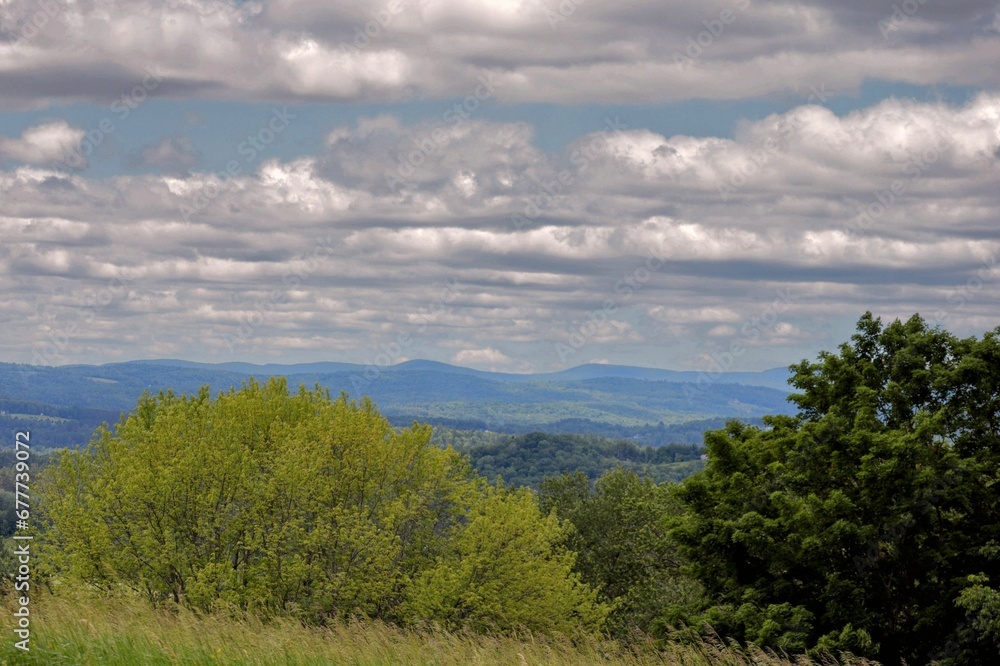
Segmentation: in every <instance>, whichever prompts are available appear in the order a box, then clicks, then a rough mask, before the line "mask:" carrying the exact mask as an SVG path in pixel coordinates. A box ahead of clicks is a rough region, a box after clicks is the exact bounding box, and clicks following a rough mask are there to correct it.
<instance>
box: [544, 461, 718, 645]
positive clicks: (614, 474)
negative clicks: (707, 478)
mask: <svg viewBox="0 0 1000 666" xmlns="http://www.w3.org/2000/svg"><path fill="white" fill-rule="evenodd" d="M674 490H675V488H674V487H672V486H669V485H668V484H659V485H658V484H656V483H654V482H653V481H652V479H650V478H649V477H640V476H639V475H637V474H636V473H635V472H634V471H632V470H628V469H625V468H623V467H618V468H615V469H613V470H611V471H609V472H608V473H607V474H605V475H604V476H602V477H601V478H600V479H598V481H597V482H596V483H595V484H593V488H592V487H591V483H590V480H589V479H588V478H587V476H586V475H585V474H583V473H582V472H574V473H568V472H567V473H564V474H562V475H560V476H556V477H549V478H547V479H545V480H544V481H543V482H542V483H541V484H540V487H539V500H540V505H541V507H542V510H543V511H552V512H553V513H554V514H557V515H559V516H560V517H562V518H565V519H567V520H568V521H569V522H570V523H571V524H572V525H573V530H572V531H571V532H570V533H569V534H568V535H567V540H566V544H567V546H568V547H569V548H570V549H572V550H574V551H576V552H577V553H578V557H577V560H576V571H578V572H579V574H580V577H581V579H582V580H584V581H585V582H587V583H589V584H590V585H592V586H594V587H595V588H597V590H598V591H599V593H600V598H601V599H603V600H604V601H605V602H606V603H608V604H610V605H611V607H612V612H611V615H610V617H609V622H608V628H609V630H610V631H611V632H612V633H613V634H615V635H618V636H622V637H627V636H629V635H631V634H633V633H634V632H636V631H639V632H650V631H659V630H660V629H662V624H663V623H664V622H665V621H667V620H668V619H669V616H670V614H671V613H676V612H677V609H678V608H691V607H697V604H698V603H699V602H700V601H701V588H700V585H699V584H698V583H697V582H696V581H693V580H692V579H690V578H688V577H687V576H685V575H683V574H682V573H681V564H682V562H681V560H680V557H679V556H678V554H677V548H676V547H675V546H674V544H673V543H672V542H671V541H670V539H669V535H668V530H667V527H668V524H669V520H670V519H671V518H672V517H674V516H676V515H677V514H678V513H679V512H680V511H682V507H681V505H680V502H679V501H678V500H677V499H676V497H675V495H676V493H675V492H674Z"/></svg>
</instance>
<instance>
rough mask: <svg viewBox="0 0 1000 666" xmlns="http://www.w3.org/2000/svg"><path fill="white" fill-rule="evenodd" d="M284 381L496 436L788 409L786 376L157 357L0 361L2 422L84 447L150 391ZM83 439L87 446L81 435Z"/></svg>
mask: <svg viewBox="0 0 1000 666" xmlns="http://www.w3.org/2000/svg"><path fill="white" fill-rule="evenodd" d="M274 375H278V376H284V377H287V379H288V383H289V385H290V386H292V387H297V386H299V385H306V386H313V385H315V384H317V383H318V384H320V385H322V386H325V387H329V389H330V391H331V393H333V394H335V395H336V394H338V393H339V392H341V391H346V392H347V394H348V395H349V396H350V397H351V398H360V397H362V396H364V395H367V396H370V397H371V398H372V399H373V400H374V401H375V402H376V404H377V405H378V407H379V409H380V410H381V411H382V412H383V413H384V414H386V415H387V416H388V417H389V418H390V420H392V421H393V422H394V423H397V424H400V425H403V424H409V423H410V422H412V421H413V420H419V421H422V422H429V423H431V424H437V425H447V426H452V427H458V428H466V429H484V430H493V431H498V432H528V431H530V430H548V431H554V432H575V433H597V434H604V435H609V436H626V437H632V438H634V439H637V440H640V441H645V442H647V443H653V444H660V443H665V442H666V441H684V442H693V443H696V442H700V439H701V432H702V431H703V430H704V429H705V428H706V427H708V426H711V427H717V426H718V425H721V424H722V423H723V422H724V421H725V420H726V419H728V418H733V417H737V418H743V419H750V420H755V419H757V418H759V417H760V416H762V415H765V414H773V413H789V412H790V411H791V409H790V405H789V404H788V402H787V399H786V398H787V394H788V390H789V389H788V386H787V383H786V381H787V379H788V376H789V371H788V370H787V368H775V369H773V370H768V371H764V372H740V373H716V374H707V373H697V372H678V371H671V370H661V369H655V368H641V367H632V366H616V365H601V364H588V365H581V366H578V367H575V368H571V369H568V370H565V371H562V372H555V373H545V374H535V375H525V374H506V373H497V372H486V371H481V370H475V369H472V368H466V367H461V366H455V365H449V364H446V363H439V362H434V361H425V360H414V361H406V362H403V363H400V364H397V365H394V366H388V367H384V368H377V367H375V366H362V365H356V364H349V363H308V364H297V365H277V364H268V365H255V364H252V363H223V364H207V363H196V362H190V361H181V360H172V359H154V360H143V361H132V362H126V363H111V364H105V365H99V366H95V365H66V366H58V367H49V366H26V365H15V364H0V411H4V412H5V414H3V415H0V424H2V425H3V426H4V428H5V429H9V428H15V427H18V425H19V424H22V425H23V421H24V419H27V418H30V419H33V420H34V427H35V428H36V430H37V429H38V428H39V427H44V428H46V429H49V428H56V429H61V430H60V432H61V433H62V434H58V433H55V432H53V433H51V437H52V438H54V439H55V440H59V443H60V444H62V445H68V441H67V440H72V441H75V442H76V443H79V444H82V443H85V442H86V439H87V437H88V436H89V435H85V434H86V433H88V430H92V428H93V427H94V426H96V425H98V424H99V423H100V422H101V421H108V422H116V421H117V420H118V417H119V415H120V413H121V412H126V411H129V410H131V409H132V408H133V407H134V406H135V403H136V400H137V399H138V398H139V396H140V395H142V393H143V392H145V391H150V392H153V393H156V392H158V391H159V390H161V389H165V388H168V387H169V388H172V389H173V390H174V391H175V392H178V393H192V392H195V391H197V390H198V389H199V388H200V387H201V386H204V385H208V386H210V387H211V388H212V390H213V392H218V391H222V390H227V389H229V388H231V387H238V386H239V385H240V384H241V383H242V382H244V381H246V380H247V379H249V378H250V377H254V378H256V379H258V380H262V379H266V378H267V377H270V376H274ZM81 438H82V439H81Z"/></svg>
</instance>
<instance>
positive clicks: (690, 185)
mask: <svg viewBox="0 0 1000 666" xmlns="http://www.w3.org/2000/svg"><path fill="white" fill-rule="evenodd" d="M998 65H1000V2H988V1H986V0H948V1H947V2H946V1H945V0H902V1H899V0H838V1H836V2H833V1H832V0H719V1H716V0H672V1H671V2H651V1H640V0H376V1H374V2H360V1H355V0H345V1H340V2H329V0H265V1H260V2H220V1H214V0H37V1H36V0H0V361H5V362H18V363H33V364H41V365H63V364H71V363H110V362H118V361H125V360H131V359H141V358H180V359H186V360H193V361H204V362H227V361H250V362H258V363H299V362H311V361H344V362H354V363H371V364H375V365H388V364H394V363H398V362H401V361H404V360H408V359H417V358H424V359H432V360H437V361H444V362H449V363H455V364H459V365H465V366H470V367H475V368H480V369H485V370H497V371H505V372H547V371H553V370H559V369H563V368H568V367H572V366H576V365H580V364H583V363H616V364H628V365H640V366H647V367H659V368H670V369H678V370H741V371H742V370H762V369H766V368H773V367H777V366H783V365H788V364H790V363H794V362H797V361H799V360H801V359H803V358H815V356H816V354H818V353H819V352H820V351H821V350H834V349H835V348H836V347H837V345H839V344H840V343H842V342H844V341H845V340H847V338H848V337H849V336H850V334H851V333H852V331H853V329H854V326H855V323H856V322H857V320H858V318H859V317H860V316H861V315H862V314H863V313H864V312H865V311H866V310H870V311H872V312H873V313H874V314H876V315H878V316H880V317H882V318H883V320H884V321H891V320H892V319H895V318H904V319H905V318H908V317H910V316H912V315H913V314H914V313H920V314H921V315H922V316H923V317H924V318H925V319H926V320H928V321H929V322H931V323H932V324H935V325H941V326H943V327H945V328H947V329H948V330H950V331H952V332H953V333H955V334H957V335H962V336H966V335H982V334H983V333H984V332H985V331H988V330H992V329H994V328H996V327H997V326H998V325H1000V296H998V294H1000V291H998V285H1000V265H998V261H1000V226H998V225H1000V218H998V213H1000V66H998Z"/></svg>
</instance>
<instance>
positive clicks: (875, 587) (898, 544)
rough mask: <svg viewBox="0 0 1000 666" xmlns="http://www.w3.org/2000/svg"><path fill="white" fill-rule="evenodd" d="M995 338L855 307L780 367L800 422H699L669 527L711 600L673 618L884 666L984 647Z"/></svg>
mask: <svg viewBox="0 0 1000 666" xmlns="http://www.w3.org/2000/svg"><path fill="white" fill-rule="evenodd" d="M998 335H1000V329H998V330H997V331H993V332H990V333H987V334H986V335H985V336H984V337H983V338H982V339H981V340H976V339H975V338H969V339H964V340H959V339H956V338H955V337H953V336H952V335H950V334H949V333H947V332H946V331H943V330H940V329H937V328H930V327H928V325H927V324H926V322H924V321H923V320H922V319H921V318H920V317H919V316H914V317H913V318H911V319H910V320H908V321H906V322H905V323H904V322H900V321H895V322H893V323H892V324H890V325H889V326H886V327H883V326H882V324H881V321H880V320H878V319H876V318H874V317H872V316H871V314H870V313H869V314H866V315H865V316H864V317H862V318H861V320H860V321H859V323H858V332H857V334H855V335H854V336H853V337H852V342H851V344H844V345H842V346H841V348H840V353H839V354H837V355H834V354H829V353H824V354H821V355H820V358H819V362H817V363H809V362H807V361H803V362H802V363H800V364H798V365H796V366H793V368H792V369H793V370H794V372H795V376H794V377H793V379H792V380H791V383H792V384H793V385H794V386H795V387H796V388H798V389H799V390H800V391H802V392H801V393H799V394H796V395H793V396H792V400H793V401H794V402H795V403H796V404H797V405H798V406H799V408H800V414H799V415H798V416H797V417H794V418H793V417H770V418H768V419H765V426H764V427H763V428H756V427H748V426H744V425H742V424H739V423H735V422H734V423H730V424H729V425H728V426H727V428H726V429H724V430H720V431H714V432H710V433H707V434H706V437H705V441H706V445H707V448H708V453H709V462H708V465H707V467H706V469H705V470H704V472H702V473H700V474H697V475H695V476H694V477H692V478H690V479H689V480H688V481H686V482H685V483H684V484H683V487H682V490H681V498H682V499H683V501H684V502H685V504H686V505H687V507H688V509H689V513H688V514H686V516H685V517H684V518H683V519H682V520H681V521H680V522H679V524H678V526H677V527H676V528H675V530H674V531H673V533H672V534H673V536H674V538H675V539H676V540H677V542H678V543H679V544H680V546H681V552H682V554H684V555H685V556H686V557H687V558H688V560H689V561H690V562H691V572H692V573H693V574H694V575H695V576H696V577H697V578H699V579H700V580H701V581H702V582H703V583H704V584H705V586H706V588H707V589H708V591H709V593H710V595H711V596H712V598H713V604H712V605H711V606H710V607H708V608H705V609H703V610H702V611H701V612H700V613H697V614H692V615H689V616H688V618H687V620H688V622H689V623H693V624H695V625H701V624H703V623H709V624H712V625H713V626H714V627H715V629H716V630H717V631H719V632H720V633H722V634H723V635H731V636H735V637H738V638H740V639H742V640H746V641H752V642H755V643H758V644H762V645H769V646H774V647H780V648H783V649H786V650H790V651H791V650H795V651H801V650H806V649H812V650H818V649H848V650H852V651H855V652H857V653H862V654H865V655H868V656H874V657H877V658H879V659H880V660H882V661H883V662H884V663H899V661H900V659H906V660H907V661H908V662H909V663H926V662H927V661H928V660H931V659H937V660H940V661H941V662H943V663H976V662H977V661H978V662H979V663H983V661H984V660H985V659H986V656H987V655H994V656H995V649H996V648H995V645H993V644H992V642H991V641H990V640H989V636H988V633H987V631H986V630H984V629H983V628H982V625H983V623H982V622H981V623H979V624H977V623H976V622H975V621H974V618H973V615H974V611H973V610H969V609H974V608H983V607H988V606H989V604H988V603H987V602H988V601H989V599H990V598H991V597H989V592H990V590H989V588H984V589H979V588H975V585H977V584H982V583H983V581H984V580H988V579H989V576H988V574H990V573H992V574H993V575H994V577H995V576H996V573H997V570H998V568H997V562H996V553H997V544H998V543H1000V505H998V502H997V489H998V485H997V480H998V479H997V476H998V462H1000V354H998V344H997V343H998ZM970 577H971V578H970ZM970 588H973V589H970ZM977 591H978V592H979V594H978V596H977ZM983 600H986V601H983ZM977 602H982V603H979V604H978V605H977ZM983 617H985V615H983Z"/></svg>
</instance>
